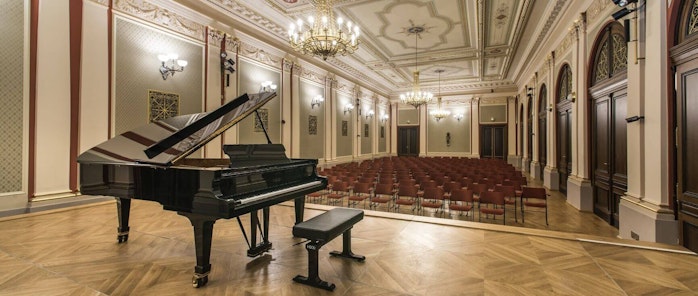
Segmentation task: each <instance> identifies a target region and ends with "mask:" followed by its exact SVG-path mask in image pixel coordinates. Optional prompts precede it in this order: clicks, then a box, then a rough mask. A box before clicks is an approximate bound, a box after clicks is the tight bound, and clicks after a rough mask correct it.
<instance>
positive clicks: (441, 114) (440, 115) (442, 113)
mask: <svg viewBox="0 0 698 296" xmlns="http://www.w3.org/2000/svg"><path fill="white" fill-rule="evenodd" d="M434 72H436V73H439V95H438V96H437V97H436V102H437V105H436V106H437V107H436V110H434V111H431V116H434V119H436V122H439V121H440V120H441V119H444V118H446V117H447V116H449V115H451V111H448V110H444V109H442V108H441V73H443V72H444V70H443V69H438V70H436V71H434Z"/></svg>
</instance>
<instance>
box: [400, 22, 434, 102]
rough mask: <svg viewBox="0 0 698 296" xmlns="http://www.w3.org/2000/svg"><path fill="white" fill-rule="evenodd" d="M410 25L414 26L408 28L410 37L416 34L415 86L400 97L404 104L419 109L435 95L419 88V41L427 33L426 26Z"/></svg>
mask: <svg viewBox="0 0 698 296" xmlns="http://www.w3.org/2000/svg"><path fill="white" fill-rule="evenodd" d="M410 23H411V24H412V26H410V27H409V28H407V32H408V35H410V34H414V72H413V73H412V74H413V76H414V84H413V85H412V91H411V92H406V93H404V94H401V95H400V101H401V102H402V103H405V104H408V105H412V106H413V107H415V108H419V106H421V105H424V104H426V103H429V102H431V99H432V98H433V97H434V94H432V93H430V92H426V91H421V90H420V87H419V70H418V67H417V50H418V47H417V39H418V38H420V37H421V36H420V34H421V33H423V32H424V31H425V28H424V26H415V25H414V23H412V21H411V20H410Z"/></svg>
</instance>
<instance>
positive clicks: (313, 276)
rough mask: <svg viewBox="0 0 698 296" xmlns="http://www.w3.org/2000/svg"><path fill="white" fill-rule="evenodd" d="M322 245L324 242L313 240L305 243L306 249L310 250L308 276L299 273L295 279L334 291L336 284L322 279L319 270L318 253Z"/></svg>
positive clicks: (298, 281) (295, 280)
mask: <svg viewBox="0 0 698 296" xmlns="http://www.w3.org/2000/svg"><path fill="white" fill-rule="evenodd" d="M320 247H322V244H320V243H318V242H316V241H311V242H309V243H307V244H305V249H306V250H308V276H307V277H305V276H302V275H297V276H296V277H294V278H293V281H294V282H297V283H301V284H304V285H308V286H313V287H317V288H321V289H325V290H327V291H334V288H335V285H334V284H332V283H328V282H326V281H323V280H321V279H320V275H319V271H318V269H319V267H318V265H319V262H318V253H319V251H320Z"/></svg>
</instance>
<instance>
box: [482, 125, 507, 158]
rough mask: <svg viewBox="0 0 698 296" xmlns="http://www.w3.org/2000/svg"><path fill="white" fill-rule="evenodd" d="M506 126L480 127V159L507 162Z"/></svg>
mask: <svg viewBox="0 0 698 296" xmlns="http://www.w3.org/2000/svg"><path fill="white" fill-rule="evenodd" d="M506 155H507V150H506V126H504V125H481V126H480V157H481V158H499V159H504V160H506Z"/></svg>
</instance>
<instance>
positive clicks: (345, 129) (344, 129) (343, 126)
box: [342, 120, 349, 137]
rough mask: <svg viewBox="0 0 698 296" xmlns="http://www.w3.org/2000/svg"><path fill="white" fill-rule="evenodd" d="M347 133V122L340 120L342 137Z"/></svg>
mask: <svg viewBox="0 0 698 296" xmlns="http://www.w3.org/2000/svg"><path fill="white" fill-rule="evenodd" d="M348 133H349V122H348V121H346V120H342V137H346V136H347V134H348Z"/></svg>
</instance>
